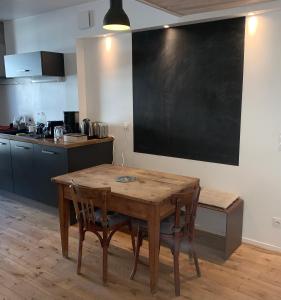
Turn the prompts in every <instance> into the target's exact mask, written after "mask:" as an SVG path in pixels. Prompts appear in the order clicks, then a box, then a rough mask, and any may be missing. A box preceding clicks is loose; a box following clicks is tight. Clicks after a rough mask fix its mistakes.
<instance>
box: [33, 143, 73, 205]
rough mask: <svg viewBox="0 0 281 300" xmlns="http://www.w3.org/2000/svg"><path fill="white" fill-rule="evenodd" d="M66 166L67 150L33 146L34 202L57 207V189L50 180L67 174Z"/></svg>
mask: <svg viewBox="0 0 281 300" xmlns="http://www.w3.org/2000/svg"><path fill="white" fill-rule="evenodd" d="M67 165H68V163H67V150H65V149H60V148H54V147H46V146H41V145H34V169H35V170H36V178H35V182H36V186H35V200H38V201H40V202H43V203H45V204H48V205H51V206H57V202H58V196H57V187H56V186H55V185H54V183H52V182H51V178H52V177H54V176H58V175H62V174H65V173H67V171H68V167H67Z"/></svg>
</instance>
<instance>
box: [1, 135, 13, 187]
mask: <svg viewBox="0 0 281 300" xmlns="http://www.w3.org/2000/svg"><path fill="white" fill-rule="evenodd" d="M0 189H2V190H6V191H9V192H12V191H13V173H12V160H11V144H10V141H9V140H5V139H0Z"/></svg>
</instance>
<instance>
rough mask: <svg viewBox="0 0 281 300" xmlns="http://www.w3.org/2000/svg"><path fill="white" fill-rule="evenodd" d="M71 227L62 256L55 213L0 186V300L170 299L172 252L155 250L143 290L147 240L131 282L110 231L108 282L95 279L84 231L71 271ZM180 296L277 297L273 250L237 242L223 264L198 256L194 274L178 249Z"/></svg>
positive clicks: (125, 250)
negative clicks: (155, 277)
mask: <svg viewBox="0 0 281 300" xmlns="http://www.w3.org/2000/svg"><path fill="white" fill-rule="evenodd" d="M77 237H78V233H77V228H76V227H75V226H73V227H71V229H70V251H69V253H70V259H64V258H63V257H62V256H61V250H60V236H59V225H58V218H57V211H56V210H53V209H50V208H47V207H45V206H43V205H38V204H36V203H34V202H32V201H27V200H24V201H23V199H21V198H18V197H16V198H15V197H14V196H12V195H8V194H6V193H2V192H0V300H4V299H5V300H8V299H11V300H18V299H34V300H36V299H38V300H39V299H40V300H42V299H71V300H72V299H73V300H76V299H77V300H79V299H95V300H96V299H101V300H103V299H104V300H105V299H106V300H111V299H112V300H113V299H114V300H116V299H117V300H118V299H122V300H127V299H128V300H129V299H156V300H160V299H161V300H162V299H163V300H165V299H174V298H175V297H174V286H173V270H172V256H171V255H170V251H169V250H168V249H166V248H163V247H162V248H161V253H160V262H161V264H160V280H159V291H158V292H157V293H156V294H154V295H151V294H150V292H149V273H148V272H149V269H148V257H147V256H148V245H147V242H144V246H143V248H142V249H141V263H140V265H139V269H138V272H137V274H136V276H135V280H134V281H131V280H129V274H130V271H131V268H132V263H133V256H132V249H131V243H130V238H129V237H128V236H127V235H126V234H124V233H118V234H117V235H115V236H114V237H113V239H112V244H111V247H110V252H109V282H108V284H107V285H106V286H104V285H103V284H102V278H101V268H102V265H101V254H102V253H101V248H100V247H99V242H98V241H97V239H96V238H95V237H94V235H91V234H88V235H87V236H86V242H85V248H84V255H83V264H82V273H83V274H82V276H77V275H76V273H75V270H76V255H77V246H78V239H77ZM180 262H181V268H180V270H181V287H182V296H181V297H180V298H178V299H191V300H197V299H198V300H205V299H206V300H225V299H227V300H232V299H233V300H236V299H239V300H267V299H268V300H275V299H276V300H277V299H280V295H281V255H280V254H278V253H274V252H270V251H267V250H263V249H260V248H256V247H253V246H249V245H242V246H241V247H240V248H239V249H238V250H237V251H236V252H235V253H234V254H233V255H232V256H231V258H230V259H229V260H228V261H227V262H222V261H221V262H219V261H217V262H210V261H207V260H202V259H201V260H200V266H201V270H202V278H200V279H198V278H197V277H196V276H195V271H194V266H193V265H191V264H190V263H189V261H188V258H187V257H186V255H181V258H180Z"/></svg>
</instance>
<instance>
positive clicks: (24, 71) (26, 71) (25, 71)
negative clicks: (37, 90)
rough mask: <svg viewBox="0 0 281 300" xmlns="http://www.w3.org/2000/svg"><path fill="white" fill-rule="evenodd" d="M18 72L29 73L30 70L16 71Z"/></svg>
mask: <svg viewBox="0 0 281 300" xmlns="http://www.w3.org/2000/svg"><path fill="white" fill-rule="evenodd" d="M18 72H20V73H28V72H30V70H28V69H21V70H18Z"/></svg>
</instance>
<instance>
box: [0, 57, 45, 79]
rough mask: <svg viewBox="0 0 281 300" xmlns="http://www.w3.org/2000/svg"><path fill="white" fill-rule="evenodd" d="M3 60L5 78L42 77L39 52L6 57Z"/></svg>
mask: <svg viewBox="0 0 281 300" xmlns="http://www.w3.org/2000/svg"><path fill="white" fill-rule="evenodd" d="M4 59H5V70H6V77H7V78H15V77H29V76H40V75H42V65H41V53H40V52H32V53H23V54H14V55H6V56H5V57H4Z"/></svg>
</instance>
